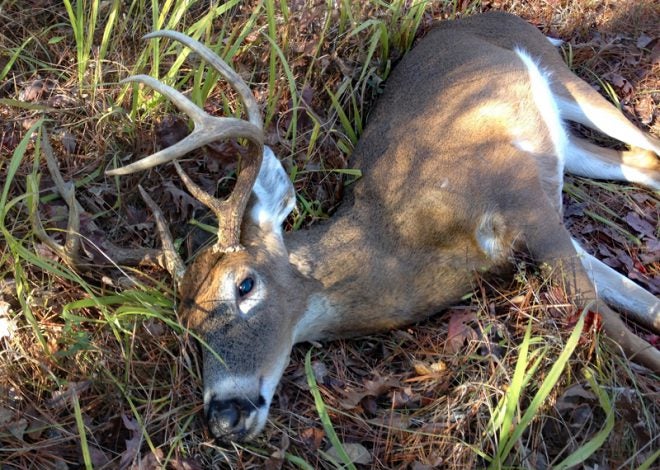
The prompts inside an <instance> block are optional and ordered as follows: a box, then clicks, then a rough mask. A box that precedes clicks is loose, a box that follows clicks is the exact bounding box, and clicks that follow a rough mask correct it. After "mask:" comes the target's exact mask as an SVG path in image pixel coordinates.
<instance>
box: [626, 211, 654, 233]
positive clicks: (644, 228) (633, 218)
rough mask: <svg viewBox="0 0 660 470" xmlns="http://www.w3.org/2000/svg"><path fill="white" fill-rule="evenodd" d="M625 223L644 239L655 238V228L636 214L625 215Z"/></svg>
mask: <svg viewBox="0 0 660 470" xmlns="http://www.w3.org/2000/svg"><path fill="white" fill-rule="evenodd" d="M626 222H627V223H628V225H630V226H631V227H632V228H634V229H635V230H637V231H638V232H639V233H640V234H642V235H644V236H645V237H648V238H655V228H654V227H653V225H651V224H650V223H649V222H647V221H646V220H644V219H642V218H641V217H640V216H639V214H637V213H636V212H629V213H628V215H626Z"/></svg>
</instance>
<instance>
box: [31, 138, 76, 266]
mask: <svg viewBox="0 0 660 470" xmlns="http://www.w3.org/2000/svg"><path fill="white" fill-rule="evenodd" d="M41 148H42V149H43V151H44V155H45V156H46V166H47V167H48V172H49V173H50V175H51V177H52V178H53V182H54V183H55V187H56V188H57V192H58V193H60V195H61V196H62V198H64V201H65V202H66V205H67V207H68V208H69V217H68V221H67V226H66V240H65V242H64V246H62V245H60V244H59V243H57V242H56V241H55V240H54V239H53V238H51V237H50V236H49V235H48V234H47V233H46V230H45V229H44V226H43V224H42V222H41V218H40V217H39V207H38V206H39V196H38V195H37V194H35V196H34V199H33V200H32V206H31V207H30V218H31V221H32V226H33V228H34V232H35V234H36V235H37V237H38V238H39V239H40V240H41V241H42V242H44V243H45V244H46V245H48V246H49V247H50V249H51V250H53V251H54V252H55V253H57V255H58V256H59V257H60V258H62V259H63V260H64V261H65V262H66V263H67V264H69V265H71V266H76V265H77V264H78V261H79V250H80V211H81V207H80V204H78V201H77V200H76V188H75V186H74V185H73V183H71V182H68V183H67V182H65V181H64V178H62V174H61V173H60V170H59V168H58V167H57V161H56V160H55V155H54V154H53V148H52V147H51V145H50V141H49V139H48V133H47V132H46V129H42V131H41ZM34 186H35V187H34V188H32V189H33V190H34V191H35V193H36V192H38V187H37V186H38V184H35V185H34Z"/></svg>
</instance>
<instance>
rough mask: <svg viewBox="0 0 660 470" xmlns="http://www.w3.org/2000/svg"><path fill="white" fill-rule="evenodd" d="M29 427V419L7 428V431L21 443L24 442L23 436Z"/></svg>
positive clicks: (15, 422) (22, 419) (11, 424)
mask: <svg viewBox="0 0 660 470" xmlns="http://www.w3.org/2000/svg"><path fill="white" fill-rule="evenodd" d="M27 427H28V422H27V419H25V418H21V419H19V420H17V421H14V422H13V423H9V424H7V425H6V426H5V428H6V429H7V431H9V433H10V434H11V435H12V436H14V437H15V438H16V439H18V440H19V441H22V440H23V435H24V434H25V430H26V429H27Z"/></svg>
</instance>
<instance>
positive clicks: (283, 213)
mask: <svg viewBox="0 0 660 470" xmlns="http://www.w3.org/2000/svg"><path fill="white" fill-rule="evenodd" d="M295 203H296V193H295V191H294V189H293V184H291V181H290V180H289V176H288V175H287V174H286V171H284V168H283V167H282V164H281V163H280V161H279V160H278V159H277V157H276V156H275V154H274V153H273V151H272V150H271V149H270V148H269V147H266V146H264V157H263V161H262V163H261V169H260V170H259V175H258V176H257V181H256V182H255V183H254V186H253V187H252V201H251V206H250V212H249V217H250V219H251V220H252V222H253V223H254V224H256V225H258V226H259V227H260V228H261V229H262V230H265V231H269V232H275V233H277V234H278V235H281V234H282V222H284V219H286V217H287V216H288V215H289V213H290V212H291V211H292V210H293V207H294V205H295Z"/></svg>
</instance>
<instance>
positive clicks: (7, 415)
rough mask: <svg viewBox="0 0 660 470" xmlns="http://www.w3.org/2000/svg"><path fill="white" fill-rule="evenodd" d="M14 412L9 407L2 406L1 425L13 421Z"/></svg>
mask: <svg viewBox="0 0 660 470" xmlns="http://www.w3.org/2000/svg"><path fill="white" fill-rule="evenodd" d="M13 417H14V412H13V411H12V410H10V409H9V408H0V426H2V425H3V424H5V423H8V422H10V421H11V419H12V418H13Z"/></svg>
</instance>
